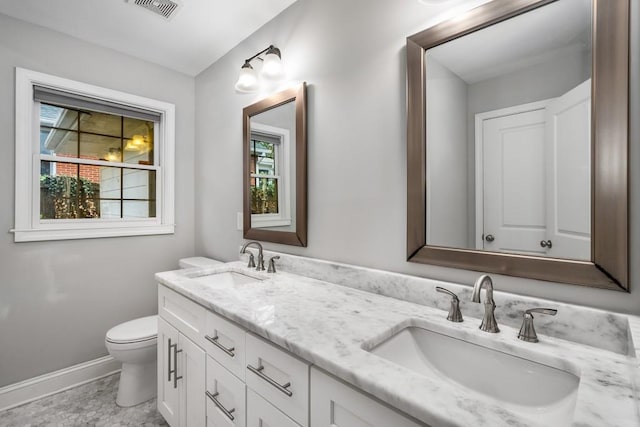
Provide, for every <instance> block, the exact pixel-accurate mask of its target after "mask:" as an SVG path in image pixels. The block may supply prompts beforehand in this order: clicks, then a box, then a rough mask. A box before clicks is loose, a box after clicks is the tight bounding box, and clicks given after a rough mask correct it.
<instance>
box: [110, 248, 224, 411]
mask: <svg viewBox="0 0 640 427" xmlns="http://www.w3.org/2000/svg"><path fill="white" fill-rule="evenodd" d="M219 264H222V263H221V262H220V261H215V260H212V259H209V258H204V257H192V258H183V259H181V260H180V261H179V265H180V268H194V267H201V268H202V267H212V266H214V265H219ZM104 341H105V345H106V347H107V350H108V351H109V354H110V355H111V356H113V358H114V359H116V360H118V361H120V362H122V372H121V373H120V385H119V386H118V395H117V397H116V404H117V405H118V406H122V407H129V406H135V405H137V404H139V403H142V402H146V401H147V400H149V399H153V398H154V397H155V396H156V394H157V391H158V388H157V381H158V379H157V375H158V373H157V345H158V316H157V315H155V316H147V317H141V318H139V319H134V320H130V321H128V322H124V323H121V324H119V325H118V326H114V327H113V328H111V329H109V331H108V332H107V335H106V336H105V339H104Z"/></svg>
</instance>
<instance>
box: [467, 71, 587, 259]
mask: <svg viewBox="0 0 640 427" xmlns="http://www.w3.org/2000/svg"><path fill="white" fill-rule="evenodd" d="M590 84H591V82H590V80H587V81H585V82H584V83H582V84H580V85H578V86H577V87H576V88H574V89H572V90H570V91H569V92H567V93H566V94H564V95H562V96H560V97H558V98H556V99H552V100H547V101H542V102H538V103H533V104H527V105H521V106H515V107H511V108H507V109H503V110H499V111H492V112H487V113H483V114H478V115H476V129H477V133H476V156H477V159H479V161H478V162H477V169H476V179H477V182H478V183H481V185H478V186H477V190H478V193H477V194H476V202H477V203H476V222H477V230H480V232H479V235H478V237H477V241H476V249H485V250H490V251H498V252H507V253H523V254H531V255H546V256H552V257H556V258H578V259H588V257H589V256H590V235H591V230H590V227H591V212H590V210H591V207H590V141H591V138H590V132H589V130H590V101H591V97H590Z"/></svg>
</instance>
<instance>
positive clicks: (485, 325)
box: [471, 274, 500, 334]
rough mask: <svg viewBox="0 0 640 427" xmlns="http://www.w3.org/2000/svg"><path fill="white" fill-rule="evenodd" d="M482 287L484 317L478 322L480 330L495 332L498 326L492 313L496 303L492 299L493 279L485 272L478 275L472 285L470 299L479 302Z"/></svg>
mask: <svg viewBox="0 0 640 427" xmlns="http://www.w3.org/2000/svg"><path fill="white" fill-rule="evenodd" d="M483 287H484V288H485V297H484V317H483V318H482V323H481V324H480V330H482V331H485V332H490V333H492V334H495V333H496V332H500V328H498V322H496V318H495V315H494V314H493V312H494V311H495V309H496V303H495V302H494V301H493V281H492V280H491V277H489V276H488V275H487V274H483V275H482V276H480V277H479V278H478V280H476V283H475V284H474V285H473V295H471V301H472V302H477V303H479V302H480V291H481V290H482V288H483Z"/></svg>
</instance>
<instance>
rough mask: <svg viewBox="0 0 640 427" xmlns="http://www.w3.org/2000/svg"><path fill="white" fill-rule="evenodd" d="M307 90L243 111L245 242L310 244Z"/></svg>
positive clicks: (274, 97) (277, 96)
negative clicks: (308, 242)
mask: <svg viewBox="0 0 640 427" xmlns="http://www.w3.org/2000/svg"><path fill="white" fill-rule="evenodd" d="M306 92H307V86H306V83H302V84H300V85H299V86H297V87H294V88H291V89H286V90H284V91H281V92H278V93H276V94H275V95H272V96H270V97H268V98H265V99H263V100H261V101H258V102H256V103H255V104H252V105H249V106H248V107H245V108H244V109H243V140H244V151H243V152H244V154H243V232H244V238H245V239H251V240H261V241H266V242H274V243H282V244H285V245H295V246H307V98H306Z"/></svg>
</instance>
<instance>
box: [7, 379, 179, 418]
mask: <svg viewBox="0 0 640 427" xmlns="http://www.w3.org/2000/svg"><path fill="white" fill-rule="evenodd" d="M119 380H120V374H115V375H110V376H108V377H105V378H102V379H99V380H97V381H93V382H91V383H88V384H84V385H81V386H79V387H76V388H72V389H70V390H67V391H63V392H61V393H58V394H54V395H52V396H48V397H45V398H43V399H40V400H36V401H35V402H31V403H27V404H25V405H22V406H18V407H17V408H13V409H9V410H7V411H3V412H0V426H2V427H35V426H96V427H97V426H101V427H107V426H109V427H116V426H118V427H120V426H121V427H124V426H136V427H151V426H167V423H166V422H165V421H164V419H163V418H162V416H161V415H160V413H159V412H158V411H157V409H156V399H153V400H150V401H148V402H145V403H142V404H140V405H137V406H134V407H132V408H120V407H119V406H117V405H116V402H115V400H116V393H117V391H118V381H119Z"/></svg>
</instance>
